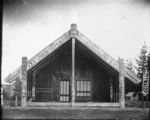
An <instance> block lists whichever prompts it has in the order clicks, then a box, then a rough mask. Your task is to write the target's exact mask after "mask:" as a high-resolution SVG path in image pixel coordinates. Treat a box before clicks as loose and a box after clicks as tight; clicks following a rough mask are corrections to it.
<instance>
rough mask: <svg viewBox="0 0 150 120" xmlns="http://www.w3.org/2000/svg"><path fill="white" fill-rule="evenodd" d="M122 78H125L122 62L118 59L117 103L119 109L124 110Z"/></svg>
mask: <svg viewBox="0 0 150 120" xmlns="http://www.w3.org/2000/svg"><path fill="white" fill-rule="evenodd" d="M124 76H125V71H124V60H123V59H120V58H119V102H120V107H121V108H125V98H124V97H125V85H124Z"/></svg>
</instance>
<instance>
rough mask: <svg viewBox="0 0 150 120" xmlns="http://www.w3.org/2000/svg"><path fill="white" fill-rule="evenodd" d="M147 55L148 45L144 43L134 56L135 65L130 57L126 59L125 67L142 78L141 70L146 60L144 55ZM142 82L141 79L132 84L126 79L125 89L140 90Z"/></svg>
mask: <svg viewBox="0 0 150 120" xmlns="http://www.w3.org/2000/svg"><path fill="white" fill-rule="evenodd" d="M147 56H148V47H147V45H146V44H145V43H144V45H143V46H142V48H141V49H140V53H139V55H138V57H137V58H135V62H136V63H137V66H135V65H134V64H133V62H132V60H131V59H129V60H126V63H127V66H126V67H127V69H128V70H130V71H131V72H132V73H134V74H136V75H137V76H138V77H139V78H141V80H142V79H143V70H144V64H145V63H146V62H147V61H146V57H147ZM142 82H143V81H141V82H140V83H139V84H138V85H134V84H132V83H129V81H126V84H127V85H126V90H127V91H136V92H141V91H142Z"/></svg>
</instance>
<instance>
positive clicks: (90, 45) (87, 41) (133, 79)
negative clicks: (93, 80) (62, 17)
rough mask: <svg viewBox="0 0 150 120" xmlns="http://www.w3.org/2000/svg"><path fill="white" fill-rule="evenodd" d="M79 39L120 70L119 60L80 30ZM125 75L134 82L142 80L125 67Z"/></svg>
mask: <svg viewBox="0 0 150 120" xmlns="http://www.w3.org/2000/svg"><path fill="white" fill-rule="evenodd" d="M77 39H78V40H79V41H80V42H81V43H83V44H84V45H85V46H86V47H87V48H89V49H90V50H91V51H92V52H93V53H95V54H96V55H97V56H99V57H100V58H101V59H103V60H104V61H105V62H106V63H107V64H109V65H110V66H111V67H113V68H114V69H115V70H117V71H118V72H119V64H118V62H117V61H116V60H115V59H113V58H112V57H111V56H110V55H108V54H107V53H106V52H105V51H103V50H102V49H100V48H99V47H98V46H97V45H96V44H94V43H93V42H92V41H91V40H89V39H88V38H87V37H86V36H84V35H83V34H82V33H80V32H78V36H77ZM125 77H126V78H128V79H129V80H131V81H132V82H134V83H135V84H138V83H139V82H141V80H140V78H138V77H137V76H136V75H134V74H133V73H131V72H130V71H129V70H128V69H127V68H125Z"/></svg>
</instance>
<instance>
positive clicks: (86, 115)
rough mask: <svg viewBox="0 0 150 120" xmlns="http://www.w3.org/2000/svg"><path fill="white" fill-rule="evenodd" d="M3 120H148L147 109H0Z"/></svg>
mask: <svg viewBox="0 0 150 120" xmlns="http://www.w3.org/2000/svg"><path fill="white" fill-rule="evenodd" d="M2 118H3V119H116V120H148V119H149V109H148V108H145V109H143V108H125V109H121V108H100V107H74V108H72V107H27V108H21V107H18V108H15V107H4V108H2Z"/></svg>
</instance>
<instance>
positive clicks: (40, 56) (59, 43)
mask: <svg viewBox="0 0 150 120" xmlns="http://www.w3.org/2000/svg"><path fill="white" fill-rule="evenodd" d="M69 39H70V35H69V32H67V33H65V34H64V35H62V36H61V37H60V38H58V39H57V40H55V41H54V42H52V43H51V44H50V45H48V46H47V47H46V48H44V49H43V50H42V51H40V52H39V53H38V54H36V55H35V56H34V57H32V58H31V59H30V60H29V61H28V64H27V70H29V69H31V68H32V67H33V66H35V65H36V64H37V63H38V62H40V61H41V60H43V59H44V58H45V57H46V56H48V55H49V54H51V53H52V52H53V51H55V50H56V49H57V48H59V47H60V46H62V45H63V44H64V43H66V42H67V41H68V40H69ZM20 71H21V66H20V67H19V68H18V69H17V70H15V71H14V72H13V73H11V74H10V75H8V77H6V78H5V79H4V81H5V82H7V83H12V82H13V81H14V80H15V79H16V78H17V77H19V74H20Z"/></svg>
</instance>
